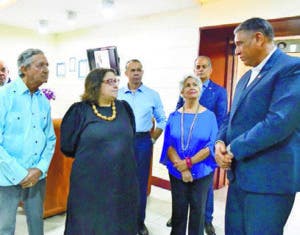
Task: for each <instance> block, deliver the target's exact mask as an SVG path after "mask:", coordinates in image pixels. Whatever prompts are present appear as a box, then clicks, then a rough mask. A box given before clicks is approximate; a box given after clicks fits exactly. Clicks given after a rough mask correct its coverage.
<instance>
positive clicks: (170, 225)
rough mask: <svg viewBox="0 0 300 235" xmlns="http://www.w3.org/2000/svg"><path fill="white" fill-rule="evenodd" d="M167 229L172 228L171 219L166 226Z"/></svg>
mask: <svg viewBox="0 0 300 235" xmlns="http://www.w3.org/2000/svg"><path fill="white" fill-rule="evenodd" d="M166 226H167V227H172V218H170V219H169V220H168V222H167V224H166Z"/></svg>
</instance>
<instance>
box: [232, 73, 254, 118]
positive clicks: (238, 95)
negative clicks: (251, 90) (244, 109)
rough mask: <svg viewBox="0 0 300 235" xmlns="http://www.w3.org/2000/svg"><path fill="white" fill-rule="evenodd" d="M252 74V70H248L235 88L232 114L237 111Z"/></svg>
mask: <svg viewBox="0 0 300 235" xmlns="http://www.w3.org/2000/svg"><path fill="white" fill-rule="evenodd" d="M250 76H251V70H249V71H247V72H246V73H245V74H244V75H243V77H241V79H240V81H239V82H238V85H237V87H236V89H235V94H234V99H233V102H232V106H231V116H233V114H234V113H235V111H236V109H237V107H238V105H239V104H240V99H241V97H242V94H243V91H244V90H245V88H246V86H247V84H248V82H249V79H250Z"/></svg>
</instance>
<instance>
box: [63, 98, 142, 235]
mask: <svg viewBox="0 0 300 235" xmlns="http://www.w3.org/2000/svg"><path fill="white" fill-rule="evenodd" d="M97 108H98V111H99V112H100V113H101V114H103V115H106V116H111V112H112V111H111V108H110V107H97ZM116 109H117V117H116V119H115V120H113V121H104V120H102V119H100V118H99V117H97V116H96V115H95V114H94V113H93V110H92V108H91V105H90V104H89V103H88V102H79V103H75V104H73V105H72V106H71V107H70V109H69V110H68V112H67V113H66V114H65V116H64V118H63V121H62V125H61V150H62V152H63V153H65V154H66V155H67V156H71V157H74V158H75V161H74V163H73V166H72V172H71V177H70V193H69V198H68V206H67V219H66V228H65V234H67V235H102V234H103V235H106V234H107V235H120V234H122V235H135V234H136V233H137V208H138V183H137V178H136V163H135V160H134V147H133V146H134V143H133V141H134V131H135V130H134V129H135V125H134V116H133V113H132V110H131V109H130V107H129V105H128V104H127V103H124V102H121V101H118V100H116Z"/></svg>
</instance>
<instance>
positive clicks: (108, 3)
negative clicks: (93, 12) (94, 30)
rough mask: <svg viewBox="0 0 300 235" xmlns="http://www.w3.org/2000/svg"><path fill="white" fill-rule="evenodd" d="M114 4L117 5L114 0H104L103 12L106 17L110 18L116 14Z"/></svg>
mask: <svg viewBox="0 0 300 235" xmlns="http://www.w3.org/2000/svg"><path fill="white" fill-rule="evenodd" d="M114 5H115V2H114V0H102V4H101V14H102V15H103V17H104V18H106V19H109V18H112V17H113V16H114V14H115V9H114Z"/></svg>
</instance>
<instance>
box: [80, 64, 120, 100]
mask: <svg viewBox="0 0 300 235" xmlns="http://www.w3.org/2000/svg"><path fill="white" fill-rule="evenodd" d="M108 72H112V73H113V74H116V72H115V71H114V70H113V69H104V68H101V69H99V68H97V69H94V70H92V71H91V72H89V74H88V75H87V77H86V79H85V83H84V93H83V95H82V96H81V100H82V101H89V102H91V103H98V98H99V95H100V94H99V92H100V87H101V84H102V82H103V78H104V77H105V75H106V73H108Z"/></svg>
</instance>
